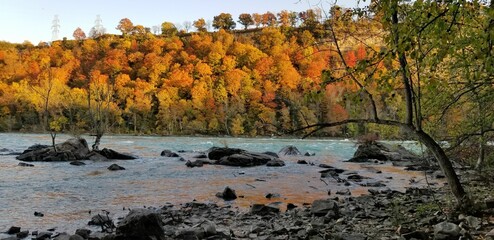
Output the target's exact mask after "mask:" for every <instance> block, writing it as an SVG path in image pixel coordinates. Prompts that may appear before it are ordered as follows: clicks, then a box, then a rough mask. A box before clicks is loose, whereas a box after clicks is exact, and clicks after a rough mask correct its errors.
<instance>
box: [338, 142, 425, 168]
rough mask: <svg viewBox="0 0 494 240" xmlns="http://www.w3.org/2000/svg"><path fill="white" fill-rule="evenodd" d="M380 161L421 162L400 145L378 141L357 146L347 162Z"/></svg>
mask: <svg viewBox="0 0 494 240" xmlns="http://www.w3.org/2000/svg"><path fill="white" fill-rule="evenodd" d="M373 160H380V161H409V162H414V164H416V163H418V162H422V159H421V158H420V157H419V156H417V155H415V154H414V153H412V152H410V151H408V150H406V149H405V148H404V147H403V146H401V145H396V146H395V145H390V144H386V143H380V142H372V143H364V144H361V145H359V146H358V148H357V151H356V152H355V154H354V155H353V158H351V159H350V160H348V161H349V162H368V161H373Z"/></svg>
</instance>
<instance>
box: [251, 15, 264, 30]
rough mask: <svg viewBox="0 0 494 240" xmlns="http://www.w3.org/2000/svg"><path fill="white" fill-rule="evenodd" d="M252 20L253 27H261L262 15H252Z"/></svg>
mask: <svg viewBox="0 0 494 240" xmlns="http://www.w3.org/2000/svg"><path fill="white" fill-rule="evenodd" d="M252 20H253V21H254V25H255V26H256V28H259V26H261V24H262V14H259V13H253V14H252Z"/></svg>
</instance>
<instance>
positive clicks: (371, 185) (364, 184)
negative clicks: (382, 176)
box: [360, 181, 386, 188]
mask: <svg viewBox="0 0 494 240" xmlns="http://www.w3.org/2000/svg"><path fill="white" fill-rule="evenodd" d="M360 186H362V187H375V188H379V187H386V184H384V183H382V182H380V181H375V182H366V183H361V184H360Z"/></svg>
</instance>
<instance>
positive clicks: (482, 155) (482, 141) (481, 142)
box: [475, 130, 485, 171]
mask: <svg viewBox="0 0 494 240" xmlns="http://www.w3.org/2000/svg"><path fill="white" fill-rule="evenodd" d="M484 159H485V138H484V131H483V130H481V132H480V140H479V158H478V159H477V164H475V169H476V170H477V171H481V170H482V165H484Z"/></svg>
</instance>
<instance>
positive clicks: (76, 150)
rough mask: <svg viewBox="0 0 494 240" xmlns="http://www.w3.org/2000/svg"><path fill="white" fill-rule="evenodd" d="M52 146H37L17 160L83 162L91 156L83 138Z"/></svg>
mask: <svg viewBox="0 0 494 240" xmlns="http://www.w3.org/2000/svg"><path fill="white" fill-rule="evenodd" d="M55 146H56V149H57V151H55V150H54V149H53V147H52V146H46V145H35V146H31V147H29V148H28V149H27V150H26V151H24V152H23V153H22V154H21V155H19V156H17V157H16V158H17V159H18V160H21V161H28V162H31V161H74V160H81V159H84V158H85V157H86V155H87V154H89V148H88V145H87V142H86V140H85V139H83V138H72V139H69V140H67V141H65V142H63V143H59V144H56V145H55Z"/></svg>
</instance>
